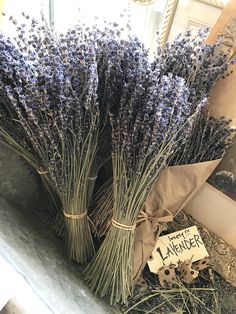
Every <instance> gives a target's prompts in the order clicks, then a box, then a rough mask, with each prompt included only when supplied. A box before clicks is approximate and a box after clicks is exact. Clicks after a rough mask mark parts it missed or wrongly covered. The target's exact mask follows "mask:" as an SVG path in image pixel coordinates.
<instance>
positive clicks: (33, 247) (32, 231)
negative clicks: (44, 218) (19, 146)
mask: <svg viewBox="0 0 236 314" xmlns="http://www.w3.org/2000/svg"><path fill="white" fill-rule="evenodd" d="M0 217H1V219H0V256H1V257H2V258H3V259H4V261H5V262H6V263H7V264H8V265H10V267H11V268H12V269H14V271H15V272H16V273H17V274H18V275H20V276H21V277H22V278H23V279H24V280H25V281H26V282H27V283H28V286H29V287H30V289H31V290H32V291H33V293H34V295H35V296H36V297H37V299H38V300H41V302H42V303H43V304H44V306H45V307H46V308H47V311H48V312H47V313H55V314H77V313H78V314H85V313H86V314H87V313H91V314H92V313H96V314H111V313H120V312H119V311H118V310H117V309H115V308H112V307H110V306H109V305H108V304H106V303H105V301H103V300H101V299H98V298H96V297H95V296H94V295H93V294H92V293H91V292H90V291H89V290H88V288H87V287H86V285H85V283H84V282H83V280H82V278H81V271H82V268H81V267H80V266H79V265H78V264H76V263H74V262H71V261H69V260H68V259H67V257H66V255H65V253H64V247H63V244H62V242H61V240H59V239H57V238H55V236H54V235H53V234H52V233H51V232H50V231H49V230H47V229H46V228H45V226H43V225H41V224H40V223H39V222H38V220H37V218H36V217H32V215H29V214H28V212H27V211H26V212H24V211H19V210H17V208H16V206H15V205H13V206H12V204H10V203H9V202H7V201H6V200H4V199H1V198H0ZM12 285H13V286H14V282H12ZM16 313H17V312H16ZM32 314H36V312H32ZM40 314H44V313H40Z"/></svg>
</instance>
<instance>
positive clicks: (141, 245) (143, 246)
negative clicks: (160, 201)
mask: <svg viewBox="0 0 236 314" xmlns="http://www.w3.org/2000/svg"><path fill="white" fill-rule="evenodd" d="M173 218H174V217H173V215H172V213H171V212H170V211H169V210H168V209H159V210H157V211H155V212H153V213H150V212H148V209H147V208H146V207H144V208H143V209H142V210H141V211H140V214H139V216H138V220H137V225H136V230H135V239H134V280H137V279H138V278H139V276H140V274H141V272H142V270H143V268H144V266H145V265H146V263H147V261H148V260H149V258H150V256H151V254H152V252H153V249H154V247H155V244H156V241H157V239H158V237H159V235H160V233H161V231H163V229H164V228H163V224H165V223H168V222H170V221H172V220H173ZM156 231H157V234H156Z"/></svg>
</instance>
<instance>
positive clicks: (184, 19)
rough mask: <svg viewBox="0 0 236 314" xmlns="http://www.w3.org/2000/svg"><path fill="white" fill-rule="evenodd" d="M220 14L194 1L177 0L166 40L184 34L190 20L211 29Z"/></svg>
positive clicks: (208, 6)
mask: <svg viewBox="0 0 236 314" xmlns="http://www.w3.org/2000/svg"><path fill="white" fill-rule="evenodd" d="M221 12H222V10H221V9H218V8H215V7H213V6H210V5H207V4H204V3H200V2H197V1H194V0H179V4H178V7H177V10H176V13H175V16H174V20H173V24H172V28H171V31H170V34H169V38H168V40H173V39H174V38H175V37H176V36H177V35H178V34H179V33H184V32H185V30H186V26H187V24H188V21H189V20H190V19H191V20H194V21H196V22H197V23H201V24H203V25H205V26H206V27H207V26H208V27H213V26H214V24H215V23H216V21H217V19H218V18H219V16H220V14H221Z"/></svg>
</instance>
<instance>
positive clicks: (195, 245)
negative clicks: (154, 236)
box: [148, 226, 209, 273]
mask: <svg viewBox="0 0 236 314" xmlns="http://www.w3.org/2000/svg"><path fill="white" fill-rule="evenodd" d="M208 256H209V254H208V252H207V250H206V247H205V245H204V243H203V240H202V238H201V236H200V234H199V232H198V229H197V227H196V226H192V227H189V228H186V229H182V230H179V231H176V232H173V233H170V234H167V235H164V236H161V237H159V238H158V240H157V243H156V246H155V249H154V251H153V253H152V258H151V259H150V261H148V266H149V268H150V271H151V272H153V273H157V272H158V270H159V269H160V268H161V267H162V266H163V265H171V264H176V263H178V262H179V261H180V262H183V261H186V260H191V261H192V262H195V261H198V260H200V259H202V258H205V257H208Z"/></svg>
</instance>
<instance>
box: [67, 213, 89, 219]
mask: <svg viewBox="0 0 236 314" xmlns="http://www.w3.org/2000/svg"><path fill="white" fill-rule="evenodd" d="M63 214H64V216H65V217H66V218H70V219H82V218H84V217H85V216H87V211H86V212H84V213H82V214H67V213H66V212H65V211H63Z"/></svg>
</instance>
